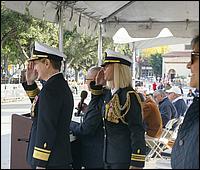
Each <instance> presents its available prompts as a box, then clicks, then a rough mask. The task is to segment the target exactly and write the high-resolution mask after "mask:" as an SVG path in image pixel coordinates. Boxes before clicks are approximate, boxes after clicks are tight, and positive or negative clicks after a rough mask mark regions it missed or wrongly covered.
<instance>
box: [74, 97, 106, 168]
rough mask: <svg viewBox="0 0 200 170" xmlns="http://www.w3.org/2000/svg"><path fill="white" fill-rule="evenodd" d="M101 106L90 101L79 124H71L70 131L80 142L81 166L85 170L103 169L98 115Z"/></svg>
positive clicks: (101, 134)
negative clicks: (92, 169) (85, 169)
mask: <svg viewBox="0 0 200 170" xmlns="http://www.w3.org/2000/svg"><path fill="white" fill-rule="evenodd" d="M101 106H102V104H98V105H97V104H96V101H95V100H92V101H90V103H89V105H88V110H87V112H86V113H85V114H84V117H83V122H82V123H81V124H79V123H76V122H71V124H70V130H71V131H72V132H73V134H74V135H75V136H77V137H78V138H79V139H80V141H81V150H80V151H79V152H80V154H81V158H82V164H83V166H84V167H85V168H87V169H88V168H89V169H90V168H103V166H104V165H103V139H104V138H103V135H104V132H103V121H102V115H101V113H99V111H100V110H101Z"/></svg>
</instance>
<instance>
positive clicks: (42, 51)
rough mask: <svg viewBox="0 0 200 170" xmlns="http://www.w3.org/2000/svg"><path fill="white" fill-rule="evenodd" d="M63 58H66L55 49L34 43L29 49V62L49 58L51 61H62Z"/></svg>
mask: <svg viewBox="0 0 200 170" xmlns="http://www.w3.org/2000/svg"><path fill="white" fill-rule="evenodd" d="M64 57H66V56H65V55H64V54H63V53H62V52H60V51H59V50H58V49H57V48H53V47H50V46H48V45H46V44H43V43H41V42H37V41H35V42H34V44H33V47H32V49H31V58H30V59H29V61H31V60H38V59H40V58H51V59H53V60H58V61H62V60H63V58H64Z"/></svg>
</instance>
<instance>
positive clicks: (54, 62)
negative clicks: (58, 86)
mask: <svg viewBox="0 0 200 170" xmlns="http://www.w3.org/2000/svg"><path fill="white" fill-rule="evenodd" d="M43 59H49V61H50V63H51V64H52V67H53V68H54V69H56V70H59V71H60V70H61V64H62V63H61V60H54V59H52V58H40V60H41V61H42V62H44V60H43Z"/></svg>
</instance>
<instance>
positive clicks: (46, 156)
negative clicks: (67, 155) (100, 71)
mask: <svg viewBox="0 0 200 170" xmlns="http://www.w3.org/2000/svg"><path fill="white" fill-rule="evenodd" d="M49 155H50V154H48V153H44V152H40V151H37V150H34V152H33V158H36V159H39V160H43V161H48V159H49Z"/></svg>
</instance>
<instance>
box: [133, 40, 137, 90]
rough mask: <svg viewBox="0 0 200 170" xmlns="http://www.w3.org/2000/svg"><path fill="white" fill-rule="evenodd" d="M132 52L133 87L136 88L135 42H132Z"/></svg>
mask: <svg viewBox="0 0 200 170" xmlns="http://www.w3.org/2000/svg"><path fill="white" fill-rule="evenodd" d="M132 53H133V55H132V58H133V69H132V85H133V89H135V55H136V48H135V42H133V43H132Z"/></svg>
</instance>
